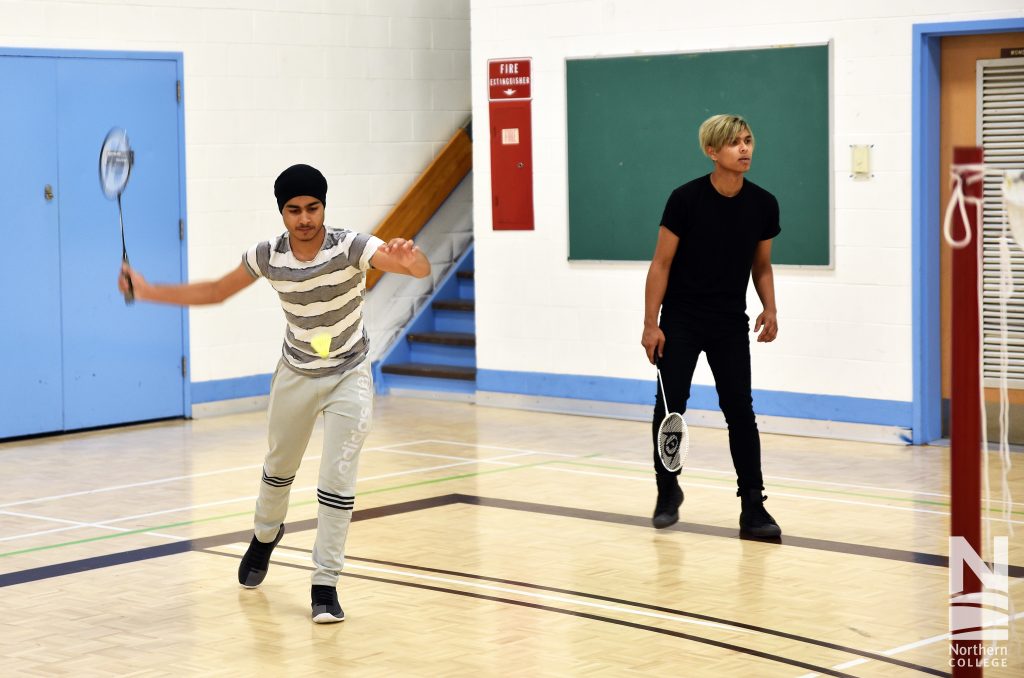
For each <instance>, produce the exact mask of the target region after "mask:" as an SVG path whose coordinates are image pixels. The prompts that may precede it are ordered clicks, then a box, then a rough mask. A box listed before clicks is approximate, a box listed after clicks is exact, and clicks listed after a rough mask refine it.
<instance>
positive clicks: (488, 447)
mask: <svg viewBox="0 0 1024 678" xmlns="http://www.w3.org/2000/svg"><path fill="white" fill-rule="evenodd" d="M424 442H429V443H435V444H452V446H456V447H469V448H481V449H484V450H504V451H510V452H511V451H515V450H519V448H509V447H504V446H493V444H486V443H480V442H459V441H457V440H438V439H428V440H420V441H419V442H417V443H408V444H420V443H424ZM530 452H535V453H536V454H550V455H559V456H564V457H569V458H577V456H575V455H569V454H564V453H553V452H544V451H535V450H530ZM598 455H600V453H598ZM591 458H592V459H594V460H595V461H609V462H614V463H616V464H629V465H636V466H641V467H643V468H644V469H646V470H648V471H649V470H651V463H652V462H651V461H634V460H628V459H616V458H614V457H604V456H595V457H591ZM687 470H694V471H703V472H709V473H721V474H723V475H729V476H732V477H735V474H736V472H735V471H734V470H722V469H714V468H699V467H687ZM684 472H685V471H684ZM764 477H765V478H766V479H777V480H792V481H797V482H806V483H808V484H831V485H840V486H849V488H857V489H861V490H873V491H878V492H895V493H903V494H927V495H934V496H938V497H945V498H947V499H948V498H949V495H945V494H942V493H929V492H925V493H922V492H920V491H918V490H913V489H905V488H886V486H883V485H864V484H855V483H846V482H837V481H830V480H818V479H813V478H798V477H793V476H783V475H771V474H766V475H765V476H764ZM992 501H993V503H1000V504H1001V503H1002V502H1001V500H995V499H994V498H993V500H992ZM1012 505H1013V506H1021V507H1024V503H1018V502H1012Z"/></svg>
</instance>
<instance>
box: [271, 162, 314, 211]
mask: <svg viewBox="0 0 1024 678" xmlns="http://www.w3.org/2000/svg"><path fill="white" fill-rule="evenodd" d="M297 195H309V196H312V197H314V198H316V199H317V200H319V201H320V202H322V203H323V204H324V206H325V207H326V206H327V179H325V178H324V175H323V174H320V170H318V169H317V168H315V167H310V166H309V165H292V166H291V167H289V168H288V169H286V170H285V171H283V172H281V174H280V175H279V176H278V177H277V181H275V182H274V197H275V198H277V211H278V212H283V211H284V204H285V203H286V202H288V201H289V200H291V199H292V198H294V197H295V196H297Z"/></svg>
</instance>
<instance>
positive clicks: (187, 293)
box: [117, 264, 256, 306]
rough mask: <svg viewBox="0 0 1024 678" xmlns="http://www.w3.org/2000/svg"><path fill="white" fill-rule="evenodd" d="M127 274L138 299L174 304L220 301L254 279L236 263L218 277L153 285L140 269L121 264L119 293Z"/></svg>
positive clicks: (123, 290) (125, 286) (241, 265)
mask: <svg viewBox="0 0 1024 678" xmlns="http://www.w3.org/2000/svg"><path fill="white" fill-rule="evenodd" d="M126 274H127V275H129V276H131V279H132V286H133V287H134V288H135V298H136V299H137V300H140V301H154V302H158V303H162V304H176V305H178V306H197V305H201V304H219V303H220V302H222V301H224V300H225V299H227V298H228V297H230V296H232V295H234V294H236V293H237V292H240V291H241V290H243V289H244V288H246V287H248V286H249V285H251V284H252V283H253V282H254V281H255V280H256V279H255V278H253V277H252V275H251V274H250V273H249V271H248V269H246V267H245V264H239V265H238V268H236V269H235V270H233V271H231V272H230V273H228V274H226V275H224V276H222V277H220V278H218V279H217V280H206V281H203V282H194V283H185V284H183V285H153V284H150V283H149V282H147V281H146V279H145V278H144V277H143V276H142V274H141V273H139V272H138V271H136V270H134V269H132V268H131V267H129V266H128V265H127V264H124V265H123V266H122V268H121V274H120V275H118V276H117V286H118V289H120V290H121V292H122V293H124V292H125V290H126V289H127V287H128V284H127V283H126V282H125V278H124V276H125V275H126Z"/></svg>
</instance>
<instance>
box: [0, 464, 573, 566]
mask: <svg viewBox="0 0 1024 678" xmlns="http://www.w3.org/2000/svg"><path fill="white" fill-rule="evenodd" d="M519 456H530V454H528V453H524V454H518V455H505V456H503V457H495V458H493V459H492V460H480V459H467V460H466V461H465V462H464V463H462V464H444V465H442V466H436V467H433V466H428V467H424V468H418V469H408V470H406V471H402V472H399V473H387V474H382V475H380V476H369V477H367V478H363V479H362V480H361V481H360V482H364V481H370V480H379V479H380V478H385V477H394V476H396V475H412V474H418V473H427V472H431V471H434V470H437V469H441V468H451V467H452V466H464V465H471V464H475V463H485V462H493V463H500V462H499V460H501V459H509V458H514V457H519ZM553 463H555V462H554V461H542V462H534V463H530V464H519V465H513V466H502V468H497V469H489V470H485V471H474V472H471V473H460V474H456V475H449V476H444V477H442V478H429V479H426V480H419V481H414V482H411V483H404V484H401V485H392V486H388V487H379V488H373V489H368V490H359V491H358V494H359V495H360V496H364V495H369V494H377V493H380V492H392V491H395V490H403V489H408V488H412V487H421V486H424V485H434V484H437V483H443V482H448V481H451V480H461V479H463V478H473V477H479V476H483V475H489V474H492V473H502V472H505V471H515V470H521V469H527V468H534V467H537V466H543V465H546V464H553ZM314 489H316V488H315V486H309V487H300V488H294V489H293V490H292V491H293V492H312V491H313V490H314ZM255 499H256V495H252V496H249V497H235V498H232V499H225V500H221V501H216V502H208V503H207V504H197V505H194V506H185V507H178V508H174V509H166V510H163V511H155V512H150V513H146V514H140V515H139V516H127V517H121V518H115V519H113V520H110V521H107V522H108V523H111V522H123V521H125V520H133V519H138V518H139V517H152V516H153V515H162V514H167V513H175V512H181V511H189V510H193V509H196V508H208V507H209V506H216V505H223V504H231V503H238V502H241V501H249V502H251V501H254V500H255ZM315 503H317V500H316V499H309V500H306V501H298V502H290V503H289V505H288V506H289V509H291V508H296V507H300V506H308V505H311V504H315ZM362 510H365V509H361V511H362ZM251 515H252V509H249V510H246V511H238V512H235V513H227V514H221V515H217V516H208V517H205V518H194V519H191V520H184V521H178V522H174V523H167V524H164V525H156V526H152V527H146V528H140V529H137V530H129V531H127V532H122V533H119V534H109V535H100V536H95V537H85V538H82V539H75V540H72V541H65V542H59V543H56V544H44V545H42V546H34V547H29V548H25V549H20V550H15V551H6V552H0V558H4V557H8V556H15V555H21V554H25V553H32V552H35V551H45V550H50V549H55V548H62V547H66V546H75V545H78V544H84V543H89V542H94V541H101V540H106V539H113V538H116V537H124V536H130V535H136V534H149V533H151V532H153V531H154V530H165V529H171V528H176V527H186V526H189V525H196V524H200V523H205V522H212V521H217V520H224V519H227V518H237V517H239V516H251ZM355 515H359V512H356V514H355ZM71 529H75V528H70V527H69V528H67V530H71ZM58 530H61V531H66V530H64V528H58ZM55 531H57V530H51V531H50V532H55ZM18 537H19V535H15V536H13V537H5V538H4V539H3V540H11V539H15V538H18ZM3 540H0V541H3Z"/></svg>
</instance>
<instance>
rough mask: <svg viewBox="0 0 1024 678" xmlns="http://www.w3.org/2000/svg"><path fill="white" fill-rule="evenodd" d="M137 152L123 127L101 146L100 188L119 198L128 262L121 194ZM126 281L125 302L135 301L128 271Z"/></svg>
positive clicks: (123, 256) (123, 250) (123, 249)
mask: <svg viewBox="0 0 1024 678" xmlns="http://www.w3.org/2000/svg"><path fill="white" fill-rule="evenodd" d="M134 162H135V154H134V153H133V152H132V147H131V144H130V143H129V142H128V133H127V132H125V131H124V128H122V127H114V128H113V129H111V130H110V131H109V132H107V136H106V138H105V139H104V140H103V145H102V146H101V147H100V188H102V189H103V195H105V196H107V198H108V199H110V200H113V199H114V198H117V219H118V221H119V222H120V223H121V261H123V262H124V263H125V264H127V263H128V248H127V247H126V246H125V242H124V215H123V213H122V212H121V194H122V193H124V189H125V187H126V186H127V185H128V177H129V176H131V173H132V164H134ZM124 279H125V282H126V283H128V291H126V292H125V293H124V303H125V304H131V303H132V302H133V301H135V289H134V288H133V287H132V279H131V278H130V277H129V276H128V274H127V273H126V274H125V276H124Z"/></svg>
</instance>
